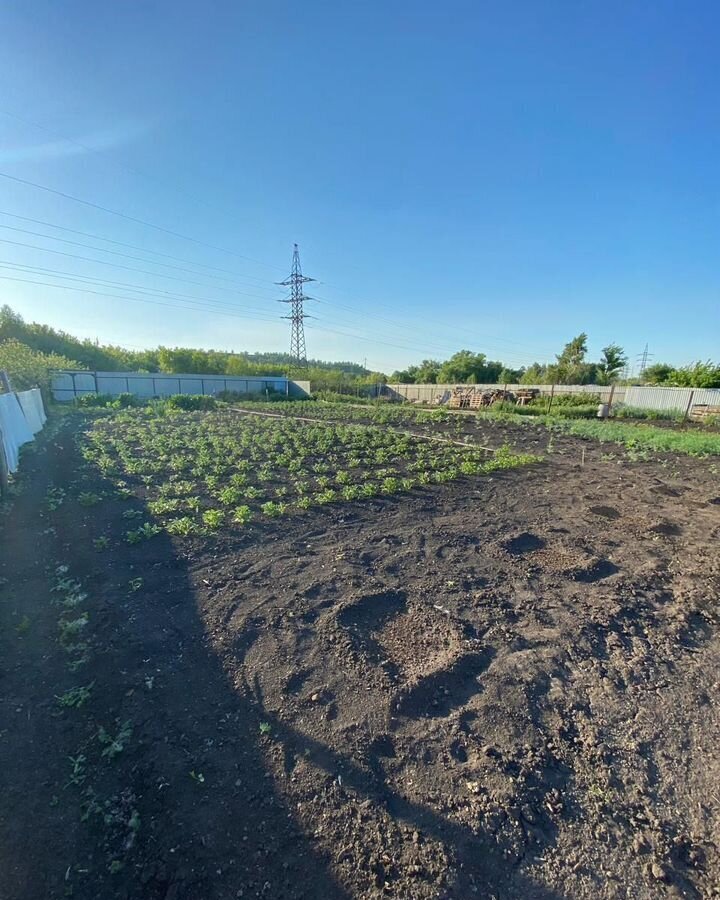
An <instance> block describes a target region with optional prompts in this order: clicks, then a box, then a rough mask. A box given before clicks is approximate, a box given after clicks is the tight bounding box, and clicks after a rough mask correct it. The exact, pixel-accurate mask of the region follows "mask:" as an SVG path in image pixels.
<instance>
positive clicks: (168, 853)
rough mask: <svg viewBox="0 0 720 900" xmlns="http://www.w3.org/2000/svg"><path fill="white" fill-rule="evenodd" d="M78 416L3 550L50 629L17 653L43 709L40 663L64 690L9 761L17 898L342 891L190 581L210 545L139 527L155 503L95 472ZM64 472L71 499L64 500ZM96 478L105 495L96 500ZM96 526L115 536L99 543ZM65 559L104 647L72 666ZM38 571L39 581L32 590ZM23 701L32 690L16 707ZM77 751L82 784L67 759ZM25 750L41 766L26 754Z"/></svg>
mask: <svg viewBox="0 0 720 900" xmlns="http://www.w3.org/2000/svg"><path fill="white" fill-rule="evenodd" d="M76 424H77V423H75V422H71V423H70V424H69V426H66V428H65V430H64V431H63V432H62V433H61V435H60V436H59V438H58V442H57V445H56V446H54V447H53V448H51V451H52V452H49V453H48V454H47V455H46V456H45V458H44V459H43V460H41V461H40V462H41V463H42V470H40V469H39V470H38V472H37V473H36V474H37V481H38V485H37V489H36V490H34V491H30V492H28V493H27V495H25V496H22V497H20V498H19V499H18V501H17V504H18V509H17V510H16V514H15V518H14V520H13V523H12V525H13V529H12V536H13V538H14V540H13V541H12V543H9V542H8V543H6V544H5V546H6V547H8V548H11V547H12V548H13V549H12V552H14V553H15V558H14V559H9V558H8V557H6V558H5V562H6V564H7V568H8V570H9V577H10V579H12V580H13V588H16V589H17V591H16V593H17V596H18V597H19V598H20V600H19V601H18V602H20V601H21V600H22V602H27V604H29V605H28V609H30V610H31V611H32V612H33V616H34V617H36V618H37V619H38V620H39V619H40V618H41V617H42V618H43V619H44V621H46V627H45V633H44V635H43V636H42V640H41V641H38V642H36V644H34V645H32V646H31V645H30V644H29V643H28V644H26V645H25V647H24V649H23V653H24V654H25V656H24V658H22V659H19V660H18V662H17V667H16V668H17V671H18V673H24V678H25V681H26V682H27V684H28V698H27V703H28V705H29V706H31V705H33V703H35V704H36V698H35V696H34V694H33V691H34V692H35V694H37V692H38V683H37V682H36V683H35V684H33V679H34V678H36V677H37V674H36V673H37V672H39V671H40V670H41V669H43V671H44V675H43V678H44V682H43V685H42V689H41V693H42V694H43V695H44V694H45V693H48V692H49V693H48V698H47V700H46V701H44V702H43V704H42V706H41V707H38V706H37V704H36V705H35V706H34V707H33V708H34V709H35V711H36V712H35V718H34V719H33V720H32V722H33V723H34V730H33V731H32V732H30V731H29V730H28V731H27V733H25V732H23V731H22V729H17V728H16V729H15V732H14V733H13V736H12V740H13V743H12V747H11V751H12V752H11V754H10V756H9V758H8V760H6V762H7V764H12V763H13V762H14V763H15V764H16V766H15V769H16V771H15V773H14V783H13V792H12V797H11V798H7V797H6V800H5V802H4V803H3V807H4V809H5V812H6V813H8V816H7V821H10V820H11V821H12V845H11V846H12V856H13V859H12V860H10V858H9V857H10V851H9V852H8V861H9V863H10V862H11V864H12V866H13V880H12V881H6V885H5V887H4V888H0V894H2V896H3V900H36V898H37V900H41V898H43V900H45V898H49V897H61V896H72V897H73V898H78V900H97V898H100V897H102V898H126V900H131V898H132V900H135V898H143V900H145V898H147V900H230V898H233V900H235V898H238V897H272V898H288V900H300V898H304V900H311V898H313V900H314V898H316V900H320V898H322V900H326V898H338V900H343V898H346V897H347V896H348V895H347V894H346V892H345V891H344V889H343V888H342V886H341V885H340V884H338V882H337V881H336V880H335V878H333V876H332V874H331V873H330V872H329V870H328V868H327V866H326V864H325V862H324V860H323V859H321V858H320V856H319V854H318V852H317V849H316V848H315V847H314V846H313V845H312V844H311V843H310V841H309V840H308V838H307V837H306V836H305V835H304V834H303V833H302V831H301V830H300V828H299V827H298V826H297V825H296V824H295V823H294V820H293V818H292V816H291V811H290V810H289V809H288V808H287V806H286V803H285V801H284V799H283V797H282V796H280V795H279V794H278V793H277V791H276V790H275V784H274V781H273V779H272V778H271V777H270V773H269V772H267V771H266V764H265V759H264V756H263V752H262V749H261V746H260V743H261V741H262V736H261V735H260V732H259V723H260V719H259V716H258V710H257V708H256V707H255V706H254V704H253V703H252V702H251V701H250V700H248V699H245V698H244V697H243V696H242V695H241V694H240V693H239V692H238V691H236V690H235V689H234V686H233V685H232V684H230V683H229V681H228V677H227V675H226V673H225V671H224V670H223V668H222V666H221V663H220V661H219V659H218V657H217V655H216V653H215V652H214V651H213V650H212V648H211V647H210V644H209V642H208V639H207V636H206V634H205V629H204V626H203V622H202V621H201V617H200V614H199V611H198V608H197V603H196V597H195V595H194V592H193V588H192V586H191V583H190V579H189V572H188V567H189V565H190V564H191V562H192V563H194V562H195V561H196V557H194V556H193V557H192V558H191V554H190V553H189V552H185V551H181V552H178V550H177V549H176V548H175V547H174V546H173V543H172V542H171V540H170V539H169V538H168V537H167V536H165V535H164V533H163V534H161V535H157V536H155V537H153V538H151V539H150V540H148V541H147V542H143V543H140V544H135V545H133V544H130V543H128V542H127V541H126V540H125V534H126V532H127V531H128V530H129V529H131V528H135V527H137V524H136V523H137V522H140V523H142V522H143V521H146V520H149V519H150V517H149V516H147V517H145V518H141V517H138V518H137V519H136V520H135V519H131V518H124V517H123V512H127V511H128V510H130V509H137V510H139V511H143V506H142V504H141V503H140V502H139V501H133V500H131V501H128V502H123V501H122V500H120V499H117V493H116V492H115V494H114V498H113V496H112V494H113V486H112V484H111V483H110V482H109V481H108V480H105V479H102V478H100V477H96V476H94V475H89V476H88V475H87V474H85V475H83V474H82V473H83V471H84V470H83V467H82V461H81V460H80V458H79V455H78V453H77V452H76V450H75V448H74V442H73V440H72V435H71V431H72V428H73V426H75V427H76ZM85 472H87V470H85ZM51 484H55V485H62V486H63V487H64V490H65V491H66V496H65V499H64V501H63V502H62V504H61V505H60V506H59V507H58V508H57V509H56V510H54V511H53V512H51V513H49V514H48V513H47V508H46V507H44V506H43V499H44V496H45V492H46V490H47V487H48V485H51ZM81 492H95V493H97V494H103V495H106V497H107V499H104V500H102V502H100V503H98V504H97V505H93V506H87V507H84V506H82V505H80V504H79V503H78V500H77V498H78V496H79V494H80V493H81ZM48 523H50V528H48ZM98 537H101V538H107V540H108V542H109V546H108V548H107V549H102V548H101V549H97V548H96V547H95V546H94V545H93V540H94V539H96V538H98ZM201 552H202V551H201ZM38 553H40V554H42V566H39V565H38V560H37V558H36V557H37V554H38ZM60 564H62V565H65V566H67V567H68V569H67V576H68V577H71V578H73V579H77V581H79V582H80V583H81V585H82V590H83V592H84V593H86V594H87V598H86V599H84V600H83V602H82V604H81V605H80V606H78V608H77V611H78V613H80V612H87V614H88V624H87V627H86V629H85V631H86V633H87V638H88V643H89V649H88V661H87V662H86V663H85V664H84V665H83V666H82V667H81V668H80V669H78V670H77V672H73V673H70V672H68V668H67V662H68V659H67V658H66V656H64V654H63V650H62V648H61V647H59V646H57V645H56V644H55V639H56V634H57V619H58V616H59V615H60V610H59V608H58V606H57V604H55V605H53V604H52V601H53V599H55V600H57V595H55V596H53V595H52V594H50V592H49V588H50V585H51V583H52V578H53V575H52V573H53V572H54V570H55V567H56V566H57V565H60ZM30 571H31V572H32V573H33V577H34V581H33V582H32V588H33V593H32V595H31V596H27V597H23V594H24V588H25V587H26V586H27V587H29V586H30V584H31V582H30V580H29V577H30V576H29V574H28V573H29V572H30ZM6 577H8V576H6ZM41 584H44V585H45V586H46V587H45V591H46V592H47V595H46V596H44V597H38V595H37V591H38V587H39V585H41ZM73 615H74V612H73ZM36 627H38V626H36ZM5 662H6V663H7V664H8V666H10V665H11V661H10V660H5ZM17 682H18V685H21V680H20V678H18V679H17ZM78 684H85V685H88V684H89V685H91V693H90V697H89V699H88V700H87V702H86V703H85V704H84V705H83V706H82V708H79V709H71V710H68V711H67V712H63V713H62V715H60V714H59V713H58V712H57V709H56V706H55V700H54V699H53V693H55V694H60V693H62V692H63V691H65V690H67V689H68V688H69V687H71V686H74V685H78ZM20 689H21V687H18V688H17V690H18V691H19V690H20ZM22 702H23V701H22V698H20V697H16V699H15V703H16V704H17V705H18V708H24V707H23V706H22ZM29 718H30V716H29V715H28V719H29ZM125 723H127V725H126V726H125ZM124 726H125V727H124ZM101 728H103V729H104V730H105V733H106V734H109V735H110V736H111V737H116V736H117V737H118V742H119V744H120V745H121V746H120V749H117V752H115V751H113V752H112V754H109V753H105V754H104V753H103V750H104V749H106V748H107V747H108V743H107V742H105V743H103V741H102V739H101V738H100V737H99V735H101V734H102V732H100V729H101ZM123 732H124V733H125V737H124V738H122V739H121V738H120V737H119V736H120V735H121V734H122V733H123ZM41 748H42V749H41ZM79 753H81V754H82V756H83V758H84V762H83V764H82V772H81V775H79V776H77V778H76V782H74V783H73V782H70V780H69V775H70V771H71V765H70V763H69V762H68V758H69V757H70V756H73V758H75V759H77V755H78V754H79ZM23 754H27V756H28V758H32V759H33V760H34V762H33V766H32V767H28V766H25V767H23V766H21V765H19V763H20V760H21V758H22V756H23ZM23 798H25V803H24V805H23ZM4 818H5V816H4V815H2V816H0V819H4ZM4 825H5V822H4V821H0V826H3V827H2V828H1V829H0V831H1V832H2V833H4V831H5V828H4ZM8 827H9V826H8ZM8 833H10V832H8ZM5 857H6V854H5V852H4V851H3V858H5ZM4 880H5V879H4ZM4 891H7V892H6V893H4Z"/></svg>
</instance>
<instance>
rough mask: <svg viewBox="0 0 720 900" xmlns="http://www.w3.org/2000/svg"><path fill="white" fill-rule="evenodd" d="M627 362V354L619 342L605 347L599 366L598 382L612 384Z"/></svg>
mask: <svg viewBox="0 0 720 900" xmlns="http://www.w3.org/2000/svg"><path fill="white" fill-rule="evenodd" d="M626 364H627V355H626V353H625V351H624V350H623V348H622V347H620V346H618V344H608V345H607V347H603V351H602V356H601V357H600V362H599V363H598V366H597V372H598V383H599V384H611V383H612V382H613V381H616V380H617V378H618V376H619V375H620V373H621V372H622V370H623V369H624V368H625V365H626Z"/></svg>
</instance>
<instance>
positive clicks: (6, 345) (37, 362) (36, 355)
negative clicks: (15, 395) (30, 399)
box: [0, 340, 81, 393]
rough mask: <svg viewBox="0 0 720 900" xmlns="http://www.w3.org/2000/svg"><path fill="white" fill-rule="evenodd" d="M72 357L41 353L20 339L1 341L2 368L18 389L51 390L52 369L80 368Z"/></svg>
mask: <svg viewBox="0 0 720 900" xmlns="http://www.w3.org/2000/svg"><path fill="white" fill-rule="evenodd" d="M79 368H81V367H80V366H79V365H78V364H77V363H76V362H74V361H73V360H72V359H68V358H67V357H65V356H59V355H58V354H57V353H40V351H38V350H32V349H31V348H30V347H28V346H27V345H26V344H22V343H21V342H20V341H16V340H7V341H2V342H1V343H0V369H5V371H6V372H7V373H8V375H9V376H10V382H11V384H12V387H13V389H14V390H16V391H25V390H27V389H28V388H33V387H39V388H42V390H43V391H44V392H45V393H48V392H49V391H50V372H51V370H52V369H79Z"/></svg>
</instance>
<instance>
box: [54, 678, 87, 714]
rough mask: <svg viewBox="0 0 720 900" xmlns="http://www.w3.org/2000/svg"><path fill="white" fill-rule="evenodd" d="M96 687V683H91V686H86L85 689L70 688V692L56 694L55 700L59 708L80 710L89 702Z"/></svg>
mask: <svg viewBox="0 0 720 900" xmlns="http://www.w3.org/2000/svg"><path fill="white" fill-rule="evenodd" d="M94 685H95V682H94V681H91V682H90V684H88V685H85V686H84V687H75V688H70V690H69V691H65V693H64V694H59V695H58V694H56V695H55V699H56V700H57V702H58V706H62V707H65V708H69V709H79V708H80V707H81V706H82V705H83V704H84V703H85V702H86V701H87V699H88V697H89V696H90V694H91V693H92V689H93V686H94Z"/></svg>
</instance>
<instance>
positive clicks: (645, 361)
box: [638, 344, 654, 378]
mask: <svg viewBox="0 0 720 900" xmlns="http://www.w3.org/2000/svg"><path fill="white" fill-rule="evenodd" d="M653 355H654V354H652V353H648V345H647V344H645V349H644V350H643V352H642V353H640V354H639V356H638V358H639V359H640V377H641V378H642V376H643V373H644V372H645V369H646V368H647V364H648V359H650V357H651V356H653Z"/></svg>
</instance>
